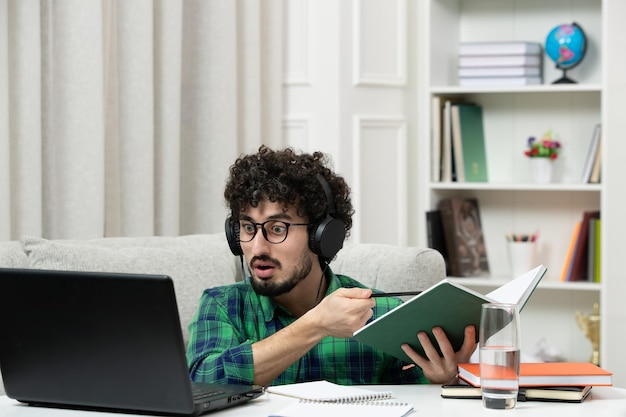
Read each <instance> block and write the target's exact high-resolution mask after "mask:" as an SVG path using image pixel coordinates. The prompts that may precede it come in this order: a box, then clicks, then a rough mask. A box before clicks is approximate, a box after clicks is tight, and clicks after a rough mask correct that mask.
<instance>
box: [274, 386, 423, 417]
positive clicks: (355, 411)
mask: <svg viewBox="0 0 626 417" xmlns="http://www.w3.org/2000/svg"><path fill="white" fill-rule="evenodd" d="M266 392H267V393H271V394H279V395H285V396H288V397H293V398H298V399H299V401H298V402H294V403H292V404H290V405H288V406H287V407H285V408H283V409H281V410H279V411H278V412H276V413H274V414H271V415H270V417H319V416H322V415H323V416H325V417H334V416H341V417H345V416H346V415H358V416H359V417H370V416H371V417H403V416H406V415H408V414H410V413H412V412H413V405H412V404H408V403H405V402H396V401H392V400H391V399H392V398H393V393H392V392H391V391H382V392H380V391H372V390H368V389H364V388H358V387H355V386H345V385H338V384H334V383H332V382H329V381H313V382H302V383H299V384H289V385H278V386H273V387H268V388H267V389H266Z"/></svg>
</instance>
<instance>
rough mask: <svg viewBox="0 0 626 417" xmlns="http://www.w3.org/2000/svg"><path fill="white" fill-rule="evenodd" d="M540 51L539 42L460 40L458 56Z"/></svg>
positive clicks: (522, 53) (537, 53)
mask: <svg viewBox="0 0 626 417" xmlns="http://www.w3.org/2000/svg"><path fill="white" fill-rule="evenodd" d="M542 52H543V51H542V47H541V44H540V43H539V42H528V41H486V42H461V43H460V44H459V56H466V55H470V56H475V55H479V56H486V55H541V53H542Z"/></svg>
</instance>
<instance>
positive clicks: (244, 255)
mask: <svg viewBox="0 0 626 417" xmlns="http://www.w3.org/2000/svg"><path fill="white" fill-rule="evenodd" d="M328 165H329V160H328V158H327V157H326V155H324V154H322V153H320V152H315V153H312V154H307V153H301V154H298V153H296V152H295V151H294V150H293V149H291V148H287V149H284V150H277V151H275V150H272V149H270V148H268V147H265V146H261V147H260V148H259V150H258V152H257V153H255V154H250V155H244V156H241V157H240V158H238V159H237V160H236V161H235V163H234V164H233V165H232V166H231V168H230V177H229V179H228V181H227V184H226V189H225V191H224V197H225V199H226V202H227V204H228V206H229V208H230V216H229V217H228V219H227V220H226V235H227V238H228V243H229V245H230V247H231V250H232V251H233V253H234V254H236V255H239V256H240V257H241V259H242V266H243V264H244V262H245V264H246V265H247V267H248V269H249V272H250V277H249V278H248V279H246V280H245V281H244V282H240V283H235V284H232V285H227V286H222V287H216V288H209V289H207V290H206V291H205V292H204V293H203V294H202V297H201V299H200V305H199V308H198V312H197V314H196V317H195V318H194V320H193V322H192V323H191V325H190V327H189V329H190V342H189V346H188V350H187V359H188V362H189V371H190V375H191V377H192V379H193V380H194V381H199V382H220V383H235V384H257V385H264V386H265V385H277V384H288V383H294V382H303V381H312V380H322V379H325V380H328V381H332V382H335V383H338V384H342V385H351V384H398V383H428V382H431V383H446V382H448V381H450V380H452V379H453V378H454V377H455V376H456V370H457V363H460V362H466V361H468V360H469V358H470V356H471V354H472V352H473V351H474V349H475V348H476V344H475V342H474V340H475V337H474V336H475V329H474V328H473V327H472V326H468V328H467V329H466V332H465V342H464V344H463V346H462V347H461V349H460V350H459V351H458V352H454V350H453V349H452V347H451V345H450V342H449V341H448V338H447V337H446V335H445V333H444V332H443V330H442V329H440V328H435V329H433V332H434V334H435V336H436V339H437V342H438V344H439V347H440V349H441V351H442V353H443V356H440V355H439V354H438V352H437V350H436V348H435V347H434V346H433V344H432V343H431V342H430V340H429V339H428V337H427V336H426V335H425V334H420V335H418V337H419V340H420V342H421V343H422V345H423V346H424V348H425V352H426V354H427V357H422V356H420V355H418V354H417V353H416V352H415V351H414V350H413V349H411V348H410V347H409V346H403V349H404V350H405V352H406V353H407V354H408V355H409V357H411V359H413V361H414V362H415V363H414V364H407V363H404V362H402V361H400V360H399V359H396V358H394V357H392V356H390V355H387V354H385V353H383V352H382V351H379V350H377V349H374V348H371V347H369V346H366V345H363V344H361V343H359V342H357V341H355V340H354V339H352V335H353V333H354V332H355V331H356V330H357V329H359V328H361V327H362V326H363V325H365V323H366V322H368V321H369V320H373V319H376V318H377V317H380V316H381V315H382V314H384V313H385V312H387V311H389V310H391V309H392V308H394V307H396V306H398V305H399V304H400V303H401V300H399V299H397V298H392V297H389V298H388V297H381V298H370V295H371V294H372V290H371V289H369V288H366V287H365V286H364V285H362V284H360V283H359V282H358V281H356V280H354V279H352V278H349V277H346V276H342V275H336V274H334V273H333V271H332V270H331V268H330V267H329V265H328V264H329V262H330V261H331V260H332V258H333V257H334V255H335V253H336V252H337V251H338V250H339V249H340V248H341V246H342V245H343V239H344V238H345V236H346V235H347V233H348V232H349V230H350V228H351V227H352V214H353V212H354V210H353V208H352V203H351V201H350V189H349V187H348V185H347V184H346V182H345V181H344V179H343V178H342V177H341V176H338V175H337V174H335V173H334V172H333V171H332V170H331V169H330V168H328ZM244 259H245V261H244ZM415 365H417V366H415Z"/></svg>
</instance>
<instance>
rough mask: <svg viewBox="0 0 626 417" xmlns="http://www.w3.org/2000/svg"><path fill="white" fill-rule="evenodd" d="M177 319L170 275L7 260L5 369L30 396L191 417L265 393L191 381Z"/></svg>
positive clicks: (0, 354)
mask: <svg viewBox="0 0 626 417" xmlns="http://www.w3.org/2000/svg"><path fill="white" fill-rule="evenodd" d="M198 296H199V295H198ZM180 326H181V324H180V320H179V316H178V308H177V305H176V296H175V293H174V285H173V281H172V279H171V278H170V277H168V276H165V275H145V274H120V273H96V272H68V271H47V270H37V269H2V268H0V333H1V334H2V342H0V370H1V371H2V378H3V380H4V385H5V391H6V394H7V396H9V397H10V398H13V399H15V400H18V401H20V402H23V403H28V404H31V405H39V406H48V407H60V408H74V409H88V410H99V411H118V412H130V413H140V414H158V415H187V416H194V415H199V414H202V413H205V412H209V411H213V410H216V409H222V408H226V407H231V406H235V405H237V404H242V403H244V402H247V401H249V400H251V399H253V398H256V397H258V396H260V395H262V394H263V388H262V387H258V386H246V385H244V386H241V385H227V384H197V383H192V382H191V380H190V377H189V373H188V370H187V360H186V357H185V346H184V342H183V336H182V331H181V327H180ZM194 392H197V393H198V394H197V395H194ZM207 392H209V394H207Z"/></svg>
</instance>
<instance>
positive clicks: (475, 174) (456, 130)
mask: <svg viewBox="0 0 626 417" xmlns="http://www.w3.org/2000/svg"><path fill="white" fill-rule="evenodd" d="M451 111H452V138H453V140H452V143H453V145H452V147H453V149H454V152H453V154H454V158H455V164H454V165H455V169H456V180H457V181H458V182H486V181H487V180H488V173H487V151H486V149H485V133H484V128H483V109H482V107H481V106H479V105H477V104H454V105H452V109H451Z"/></svg>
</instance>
